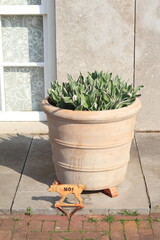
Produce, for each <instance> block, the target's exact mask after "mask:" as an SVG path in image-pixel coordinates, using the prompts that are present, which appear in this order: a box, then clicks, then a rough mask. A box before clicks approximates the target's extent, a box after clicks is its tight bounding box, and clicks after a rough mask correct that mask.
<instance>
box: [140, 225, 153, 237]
mask: <svg viewBox="0 0 160 240" xmlns="http://www.w3.org/2000/svg"><path fill="white" fill-rule="evenodd" d="M138 229H139V236H140V239H141V240H154V235H153V230H152V227H151V223H150V222H149V221H140V222H139V224H138Z"/></svg>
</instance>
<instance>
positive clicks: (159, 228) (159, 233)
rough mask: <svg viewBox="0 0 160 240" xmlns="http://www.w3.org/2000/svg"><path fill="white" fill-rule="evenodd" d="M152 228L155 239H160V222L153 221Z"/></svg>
mask: <svg viewBox="0 0 160 240" xmlns="http://www.w3.org/2000/svg"><path fill="white" fill-rule="evenodd" d="M152 228H153V233H154V237H155V240H160V222H156V221H153V222H152Z"/></svg>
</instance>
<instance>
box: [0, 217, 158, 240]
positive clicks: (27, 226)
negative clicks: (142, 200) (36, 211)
mask: <svg viewBox="0 0 160 240" xmlns="http://www.w3.org/2000/svg"><path fill="white" fill-rule="evenodd" d="M36 239H39V240H41V239H42V240H60V239H61V240H160V214H152V215H145V216H142V215H141V216H121V215H117V216H107V215H105V216H79V215H77V216H73V217H72V219H71V220H68V219H67V217H65V216H51V215H49V216H47V215H33V216H26V215H19V214H16V215H15V214H14V215H0V240H36Z"/></svg>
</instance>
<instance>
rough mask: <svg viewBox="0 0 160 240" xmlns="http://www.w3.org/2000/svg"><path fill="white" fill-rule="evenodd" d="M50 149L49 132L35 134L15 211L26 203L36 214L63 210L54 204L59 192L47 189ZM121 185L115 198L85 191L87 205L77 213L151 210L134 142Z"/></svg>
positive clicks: (50, 178)
mask: <svg viewBox="0 0 160 240" xmlns="http://www.w3.org/2000/svg"><path fill="white" fill-rule="evenodd" d="M50 149H51V147H50V143H49V141H48V137H47V136H43V137H41V138H39V137H35V138H34V140H33V143H32V147H31V150H30V154H29V156H28V160H27V163H26V167H25V171H24V176H23V177H22V179H21V183H20V186H19V189H18V191H17V194H16V198H15V201H14V205H13V208H12V211H13V212H21V213H24V212H25V211H26V209H27V207H31V208H32V211H33V213H35V214H53V215H56V214H60V212H59V211H58V210H57V209H54V208H53V207H52V206H53V204H54V203H55V202H56V201H58V200H59V199H60V196H59V194H58V193H56V192H54V193H48V192H47V188H48V185H49V184H50V183H51V182H52V181H53V180H54V179H55V172H54V170H53V163H52V161H51V150H50ZM45 167H46V170H45ZM118 189H119V196H118V197H117V198H114V199H111V198H109V197H107V196H106V195H104V194H103V193H102V192H85V193H83V194H82V198H83V201H84V204H85V208H84V209H82V210H81V211H78V213H77V214H108V213H109V212H110V213H115V214H116V213H118V212H120V211H121V210H123V209H129V210H137V211H138V212H139V213H140V214H148V213H149V203H148V198H147V194H146V189H145V184H144V179H143V176H142V172H141V168H140V164H139V159H138V153H137V149H136V146H135V144H134V143H133V145H132V150H131V161H130V163H129V167H128V172H127V176H126V180H125V182H124V183H123V184H121V185H120V186H119V187H118ZM67 201H69V202H72V201H74V196H73V195H70V196H69V197H68V198H67Z"/></svg>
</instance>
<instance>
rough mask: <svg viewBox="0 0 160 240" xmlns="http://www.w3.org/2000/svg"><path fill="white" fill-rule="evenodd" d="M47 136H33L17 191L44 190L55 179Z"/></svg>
mask: <svg viewBox="0 0 160 240" xmlns="http://www.w3.org/2000/svg"><path fill="white" fill-rule="evenodd" d="M55 178H56V175H55V170H54V164H53V161H52V153H51V145H50V141H49V139H48V136H40V137H39V136H34V138H33V141H32V145H31V148H30V152H29V154H28V158H27V161H26V165H25V169H24V172H23V176H22V179H21V183H20V185H19V189H18V191H33V192H34V191H44V192H45V191H46V189H47V188H48V186H50V184H51V183H52V182H53V181H54V180H55Z"/></svg>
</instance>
